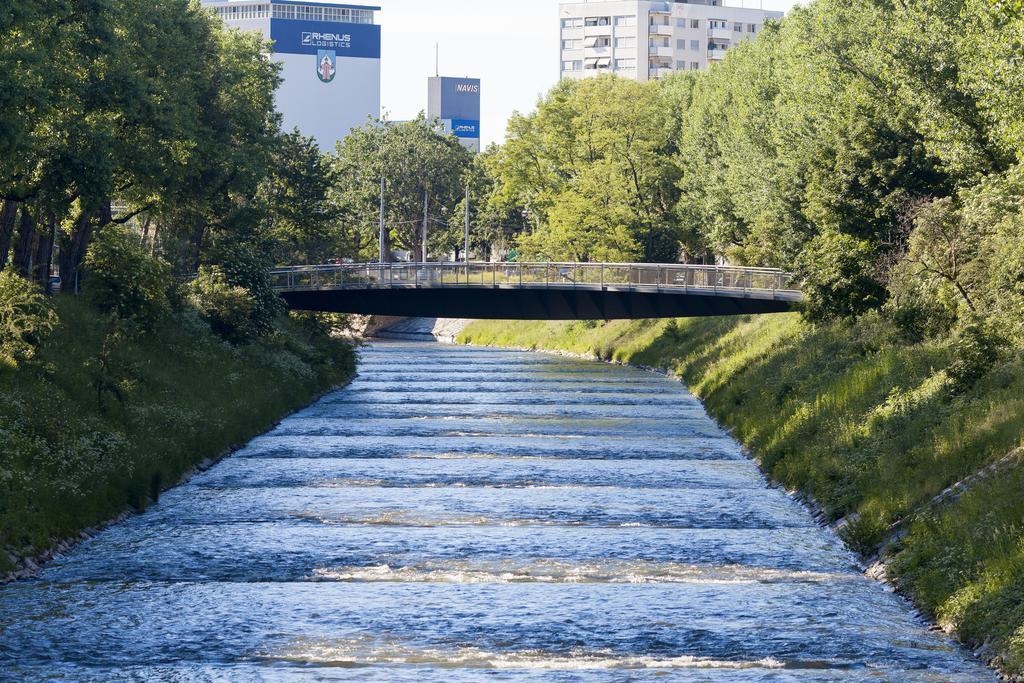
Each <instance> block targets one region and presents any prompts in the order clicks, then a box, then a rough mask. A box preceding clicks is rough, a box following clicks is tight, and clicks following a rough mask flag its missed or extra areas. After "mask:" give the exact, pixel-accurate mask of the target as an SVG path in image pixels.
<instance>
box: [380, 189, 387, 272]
mask: <svg viewBox="0 0 1024 683" xmlns="http://www.w3.org/2000/svg"><path fill="white" fill-rule="evenodd" d="M386 241H387V240H385V239H384V176H381V177H380V263H384V252H385V250H386V249H387V246H386Z"/></svg>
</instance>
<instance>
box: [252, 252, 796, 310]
mask: <svg viewBox="0 0 1024 683" xmlns="http://www.w3.org/2000/svg"><path fill="white" fill-rule="evenodd" d="M271 277H272V281H273V284H274V288H275V289H276V290H277V291H278V293H279V294H280V295H281V296H282V297H283V298H284V300H285V301H286V302H287V303H288V305H289V306H290V307H291V308H292V309H295V310H305V311H324V312H333V313H359V314H370V315H392V316H408V317H435V318H478V319H497V320H616V319H633V318H674V317H699V316H716V315H739V314H747V313H781V312H784V311H790V310H793V309H794V308H795V306H796V304H797V303H799V302H800V301H801V300H802V298H803V295H802V294H801V293H800V291H799V290H798V289H796V288H795V287H794V286H793V285H792V284H791V281H792V276H791V275H789V274H788V273H784V272H782V271H780V270H775V269H768V268H739V267H732V266H702V265H682V264H665V265H658V264H618V263H395V264H383V265H382V264H376V263H374V264H351V265H326V266H300V267H294V268H281V269H277V270H274V271H271Z"/></svg>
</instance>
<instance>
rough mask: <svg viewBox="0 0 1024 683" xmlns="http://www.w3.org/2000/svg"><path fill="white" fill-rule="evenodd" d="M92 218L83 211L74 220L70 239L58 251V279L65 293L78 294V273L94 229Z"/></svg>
mask: <svg viewBox="0 0 1024 683" xmlns="http://www.w3.org/2000/svg"><path fill="white" fill-rule="evenodd" d="M94 227H95V226H94V224H93V220H92V216H91V215H90V214H89V213H88V212H86V211H83V212H82V213H80V214H79V215H78V218H77V219H75V226H74V228H73V229H72V231H71V237H70V238H69V239H68V241H67V242H66V243H65V244H64V246H63V247H62V248H61V250H60V277H61V281H62V284H63V289H64V290H65V291H72V292H74V293H75V294H77V293H78V292H79V282H78V272H79V269H80V268H81V266H82V261H83V260H85V250H86V249H87V248H88V247H89V241H90V240H91V239H92V233H93V229H94Z"/></svg>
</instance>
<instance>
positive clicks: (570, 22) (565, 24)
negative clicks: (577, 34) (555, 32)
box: [562, 17, 583, 28]
mask: <svg viewBox="0 0 1024 683" xmlns="http://www.w3.org/2000/svg"><path fill="white" fill-rule="evenodd" d="M562 28H583V20H582V19H580V18H579V17H574V18H570V19H562Z"/></svg>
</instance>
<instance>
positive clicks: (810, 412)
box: [460, 314, 1024, 675]
mask: <svg viewBox="0 0 1024 683" xmlns="http://www.w3.org/2000/svg"><path fill="white" fill-rule="evenodd" d="M969 329H971V328H969ZM978 335H979V333H978V331H977V330H975V331H974V332H965V333H963V334H961V335H960V336H961V337H963V339H962V340H960V341H958V343H957V344H954V345H952V346H951V345H950V344H948V343H946V342H945V341H926V342H923V343H919V344H913V345H908V344H906V343H905V342H904V341H903V339H902V331H901V329H900V328H899V327H898V326H897V325H896V324H895V323H893V322H891V321H889V320H887V319H885V318H884V317H882V316H880V315H878V314H871V315H867V316H864V317H862V318H861V319H860V320H859V321H858V322H857V323H855V324H852V325H851V324H832V325H821V326H817V327H810V326H808V325H807V324H806V323H804V322H802V321H801V319H800V318H799V316H796V315H777V316H761V317H749V318H717V319H683V320H668V321H656V320H641V321H632V322H625V321H623V322H612V323H558V322H535V323H525V322H515V323H505V322H500V321H499V322H476V323H473V324H472V325H470V326H469V327H468V328H466V330H465V331H464V332H463V333H462V335H461V336H460V341H462V342H469V343H475V344H488V345H499V346H515V347H524V348H536V349H552V350H563V351H570V352H575V353H581V354H586V355H592V356H596V357H599V358H602V359H606V360H615V361H619V362H629V363H633V364H637V365H644V366H651V367H660V368H663V369H665V370H668V371H670V372H672V373H674V374H676V375H677V376H678V377H680V378H681V379H682V380H683V381H685V382H686V383H687V384H688V385H689V386H690V388H691V390H692V391H694V393H696V394H697V395H698V396H700V397H701V398H702V399H703V401H704V404H705V405H706V406H707V408H708V410H709V412H710V413H711V414H712V415H713V416H714V417H716V418H717V419H718V420H719V421H720V422H722V423H723V424H724V425H726V426H727V427H729V428H731V429H732V430H733V433H734V435H735V436H736V437H737V438H738V439H739V440H740V441H742V442H743V443H744V444H746V445H747V446H748V447H749V448H750V449H751V451H752V452H753V454H754V455H755V457H757V459H758V460H759V461H760V463H761V465H762V467H763V468H764V469H765V471H766V472H768V473H769V474H770V475H771V476H772V477H773V478H775V479H776V480H778V481H781V482H782V483H783V484H785V485H786V486H787V487H788V488H792V489H797V490H800V491H802V492H804V493H807V494H810V495H811V496H813V497H814V499H815V500H816V501H817V502H818V503H819V504H820V505H821V506H822V507H823V509H824V511H825V513H826V514H827V515H828V517H829V518H830V519H831V520H839V519H844V520H845V522H846V523H845V525H844V527H843V531H842V532H841V533H842V535H843V537H844V539H845V540H846V541H847V542H848V543H849V544H850V545H851V546H852V547H853V548H855V549H857V550H859V551H861V552H863V553H865V554H868V555H870V554H873V553H874V552H876V551H877V550H878V549H879V547H880V544H882V543H883V542H884V541H885V540H886V539H887V537H888V534H889V532H890V529H891V527H892V525H894V524H897V523H903V524H905V525H907V528H908V529H909V533H908V535H907V536H906V537H905V538H904V539H903V540H902V541H901V542H900V543H898V544H897V545H896V546H895V547H894V549H893V550H892V551H891V552H892V555H891V559H892V560H893V561H892V563H891V565H890V575H891V576H892V577H893V578H894V579H895V580H896V581H897V583H898V584H900V585H902V586H903V587H904V588H906V589H907V590H908V591H909V592H910V594H911V595H912V596H913V597H914V598H915V599H916V600H917V601H918V602H919V604H921V605H922V606H923V607H925V608H926V609H927V610H930V611H931V612H932V613H933V614H934V615H935V616H936V617H937V618H938V619H939V621H940V622H941V623H942V624H944V625H946V626H949V627H950V628H953V629H955V630H956V631H957V632H958V633H959V635H960V636H961V637H963V638H965V639H967V640H969V641H970V642H973V643H976V644H977V643H981V642H984V641H986V640H991V641H992V642H993V648H992V649H991V650H990V651H989V655H990V656H997V655H998V656H999V658H1000V659H999V662H998V663H999V664H1001V666H1003V667H1004V668H1005V669H1006V670H1008V671H1012V672H1014V673H1016V674H1018V675H1019V674H1021V673H1024V591H1022V590H1021V577H1022V573H1021V572H1022V569H1024V545H1022V543H1021V530H1022V524H1024V487H1022V486H1021V481H1022V479H1024V458H1021V457H1019V456H1018V458H1017V459H1016V460H1011V461H1010V462H1009V463H1004V466H1002V467H1000V468H997V469H996V470H995V471H994V472H993V473H992V474H991V475H990V476H989V477H988V478H983V479H982V480H981V481H980V483H975V484H973V485H972V487H973V488H972V489H971V490H970V493H969V494H968V495H966V496H964V497H963V498H962V499H960V500H956V501H952V502H949V503H947V504H946V506H945V507H937V508H933V507H931V506H929V502H930V501H931V500H932V499H933V498H934V497H935V496H938V495H939V494H940V493H942V492H943V491H944V490H945V489H946V488H947V487H948V486H950V485H952V484H954V483H955V482H958V481H962V480H965V479H969V478H970V477H972V475H975V473H977V472H979V471H980V470H982V469H983V468H986V467H988V466H990V465H992V464H993V463H999V462H1000V461H1001V460H1003V459H1004V457H1005V456H1006V455H1007V454H1008V453H1010V452H1011V451H1013V450H1014V449H1016V448H1020V447H1021V446H1024V356H1022V355H1021V354H1020V353H1019V352H1016V353H1012V354H1005V355H1003V356H1002V357H1001V359H1000V361H999V362H998V364H997V365H996V366H995V367H994V368H993V369H991V371H989V372H987V373H980V379H978V377H979V374H974V377H973V379H972V381H971V382H970V383H969V385H965V384H964V383H963V382H962V381H961V380H960V379H959V378H958V377H957V375H956V370H955V369H956V368H957V367H958V366H959V365H960V364H961V363H964V364H977V363H980V364H981V365H982V366H986V365H990V364H991V360H992V358H991V355H990V354H991V351H992V350H991V349H989V350H988V351H986V350H981V349H979V348H978V343H979V342H978ZM982 338H984V336H983V335H982ZM978 372H979V371H977V370H975V373H978Z"/></svg>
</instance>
